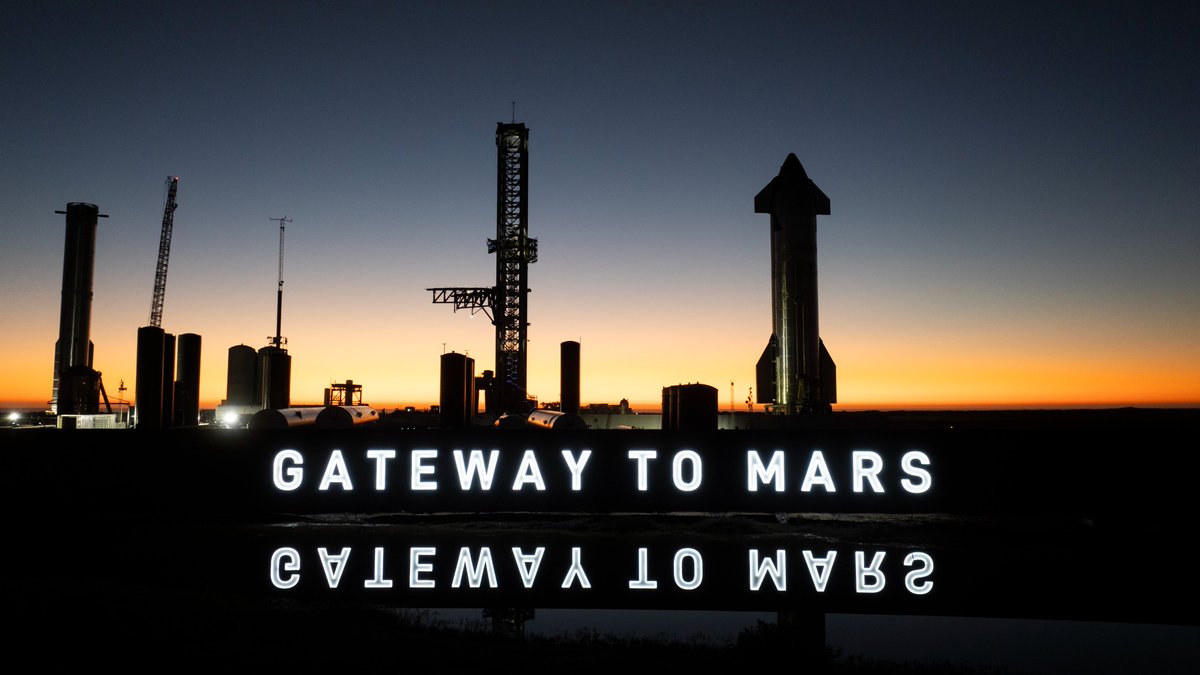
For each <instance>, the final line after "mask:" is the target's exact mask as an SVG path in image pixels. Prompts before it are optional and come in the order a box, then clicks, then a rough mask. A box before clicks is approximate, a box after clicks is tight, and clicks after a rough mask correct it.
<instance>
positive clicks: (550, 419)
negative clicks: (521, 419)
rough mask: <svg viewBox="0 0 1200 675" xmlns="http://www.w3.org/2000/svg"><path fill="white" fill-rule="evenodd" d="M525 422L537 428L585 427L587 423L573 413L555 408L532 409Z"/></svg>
mask: <svg viewBox="0 0 1200 675" xmlns="http://www.w3.org/2000/svg"><path fill="white" fill-rule="evenodd" d="M525 423H526V424H527V425H529V426H531V427H537V428H539V429H586V428H587V423H585V422H584V421H583V418H582V417H580V416H579V415H576V414H575V413H567V412H559V411H557V410H534V411H533V412H531V413H529V417H527V418H526V419H525Z"/></svg>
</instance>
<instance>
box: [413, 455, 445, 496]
mask: <svg viewBox="0 0 1200 675" xmlns="http://www.w3.org/2000/svg"><path fill="white" fill-rule="evenodd" d="M437 455H438V451H437V450H413V451H412V454H411V455H409V457H410V458H411V459H410V460H409V461H410V462H411V463H412V477H411V480H410V482H411V483H412V489H414V490H436V489H437V481H436V480H425V479H424V478H422V477H421V476H432V475H433V472H434V471H435V470H436V467H433V466H429V465H427V464H425V460H427V459H437Z"/></svg>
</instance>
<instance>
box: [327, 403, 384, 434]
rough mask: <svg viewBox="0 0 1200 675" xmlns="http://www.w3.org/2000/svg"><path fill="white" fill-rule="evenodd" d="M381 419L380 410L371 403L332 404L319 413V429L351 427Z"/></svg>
mask: <svg viewBox="0 0 1200 675" xmlns="http://www.w3.org/2000/svg"><path fill="white" fill-rule="evenodd" d="M378 421H379V412H378V411H376V410H375V409H373V408H372V407H371V406H369V405H331V406H327V407H326V408H324V409H323V410H321V412H319V413H317V419H316V422H315V423H314V426H316V427H317V428H318V429H349V428H351V427H355V426H358V425H360V424H370V423H371V422H378Z"/></svg>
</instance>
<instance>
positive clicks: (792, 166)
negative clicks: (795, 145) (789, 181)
mask: <svg viewBox="0 0 1200 675" xmlns="http://www.w3.org/2000/svg"><path fill="white" fill-rule="evenodd" d="M779 175H780V176H786V177H788V178H808V174H807V173H805V171H804V165H803V164H801V163H800V158H799V157H797V156H796V153H794V152H790V153H788V156H787V159H785V160H783V166H781V167H779Z"/></svg>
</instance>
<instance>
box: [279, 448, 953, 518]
mask: <svg viewBox="0 0 1200 675" xmlns="http://www.w3.org/2000/svg"><path fill="white" fill-rule="evenodd" d="M525 440H526V442H525V443H520V444H512V443H510V444H506V446H505V447H495V446H496V445H497V444H496V443H495V441H494V440H493V443H492V444H491V447H489V446H488V445H483V447H479V446H472V445H467V444H462V445H460V444H457V443H451V444H426V443H408V444H399V443H392V444H389V445H386V446H384V445H370V446H363V447H358V448H353V449H351V448H346V447H329V448H320V447H312V446H311V445H310V447H308V448H298V447H286V446H285V447H281V448H279V449H276V450H274V451H273V452H272V454H271V458H270V463H269V467H264V469H267V470H266V471H265V472H264V473H265V474H266V475H265V476H264V478H266V480H265V481H264V486H265V487H267V488H268V489H269V491H270V492H271V493H272V494H274V495H275V497H276V498H277V499H278V500H279V501H278V502H277V503H280V504H288V503H296V504H301V503H303V502H304V500H309V501H310V502H311V503H312V505H313V508H318V509H319V508H320V507H326V508H329V507H336V508H338V509H353V508H355V505H356V504H357V505H358V506H360V507H361V508H362V509H363V510H373V509H377V508H384V509H386V508H387V505H388V504H392V505H393V506H395V507H397V508H402V509H405V510H409V509H416V510H423V509H432V510H446V509H449V510H453V509H455V508H457V507H458V506H459V505H461V506H462V507H463V508H470V510H479V509H483V510H505V509H507V508H522V509H525V508H529V507H530V506H531V505H538V506H542V507H545V508H546V510H554V509H556V508H560V507H562V508H566V509H567V510H572V511H578V510H580V509H581V508H582V509H584V510H591V509H595V510H599V511H606V510H615V511H624V510H628V509H629V508H637V509H647V508H649V509H650V510H672V509H677V508H688V509H696V508H707V509H709V510H715V509H727V508H728V509H737V508H750V509H754V510H765V511H772V510H775V511H777V510H797V509H799V510H803V509H810V510H811V509H813V508H821V507H822V506H823V505H825V504H831V503H832V501H831V500H833V499H842V501H845V499H850V500H854V499H856V498H874V502H873V503H874V504H882V503H883V502H881V501H879V498H887V497H889V496H894V497H896V498H898V499H900V500H901V503H903V504H907V505H908V506H910V507H917V506H920V505H921V501H922V499H924V498H925V497H926V496H928V495H930V494H931V493H932V492H933V489H934V487H935V481H934V470H935V462H934V460H933V459H932V458H931V456H930V454H929V453H928V452H926V451H924V450H919V449H909V450H904V451H899V452H897V451H879V450H875V449H869V448H853V449H822V448H795V447H793V448H783V449H770V450H763V449H759V448H755V447H741V448H738V447H735V448H726V447H698V448H697V447H671V448H661V447H647V446H646V445H643V444H628V445H627V446H625V447H615V448H614V447H611V445H610V446H609V447H605V448H603V449H593V448H592V447H588V446H587V445H570V444H565V443H553V442H552V441H550V440H549V439H546V438H541V439H536V440H537V441H538V442H537V443H531V442H528V439H525ZM481 445H482V444H481ZM622 502H624V503H622Z"/></svg>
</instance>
